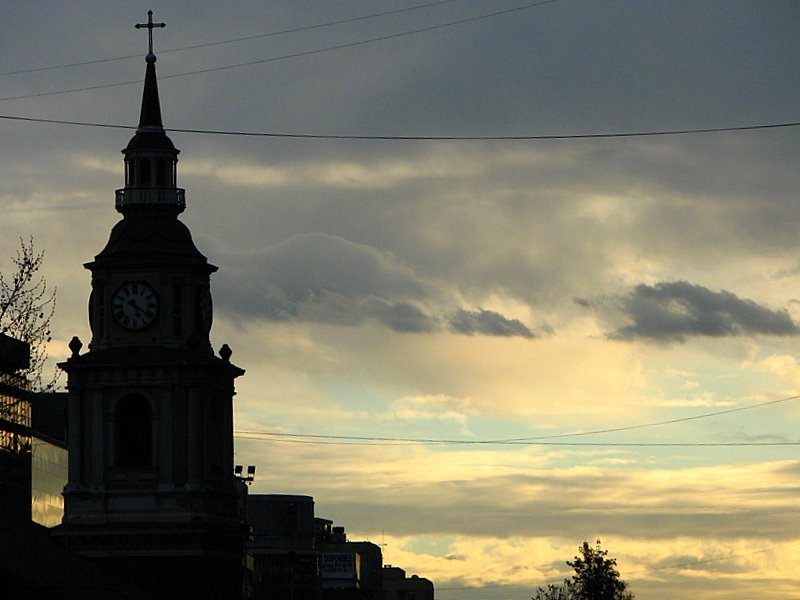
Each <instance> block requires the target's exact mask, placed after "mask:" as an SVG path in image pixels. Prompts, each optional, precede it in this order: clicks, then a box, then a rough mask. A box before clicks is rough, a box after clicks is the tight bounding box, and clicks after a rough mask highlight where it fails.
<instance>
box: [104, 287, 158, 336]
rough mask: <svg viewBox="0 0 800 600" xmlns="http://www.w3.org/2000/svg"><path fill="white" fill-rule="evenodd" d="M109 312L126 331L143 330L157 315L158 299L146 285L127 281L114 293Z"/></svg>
mask: <svg viewBox="0 0 800 600" xmlns="http://www.w3.org/2000/svg"><path fill="white" fill-rule="evenodd" d="M111 310H112V312H113V313H114V318H115V319H116V320H117V322H118V323H119V324H120V325H122V326H123V327H125V328H126V329H132V330H136V329H144V328H145V327H147V326H148V325H150V323H152V322H153V320H154V319H155V318H156V315H157V314H158V297H157V296H156V293H155V292H154V291H153V289H152V288H151V287H150V286H149V285H147V284H146V283H142V282H140V281H129V282H128V283H125V284H123V285H122V286H121V287H120V288H119V289H118V290H117V291H116V292H114V297H113V298H112V299H111Z"/></svg>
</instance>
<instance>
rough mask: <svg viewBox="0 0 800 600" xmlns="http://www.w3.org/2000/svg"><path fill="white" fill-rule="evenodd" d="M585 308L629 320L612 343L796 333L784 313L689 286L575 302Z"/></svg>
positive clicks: (660, 286)
mask: <svg viewBox="0 0 800 600" xmlns="http://www.w3.org/2000/svg"><path fill="white" fill-rule="evenodd" d="M576 302H577V303H578V304H579V305H581V306H585V307H598V308H601V309H606V310H607V309H611V310H614V309H616V310H617V311H618V312H619V313H621V315H622V316H623V317H624V318H626V319H629V320H630V321H631V322H630V323H629V324H626V325H623V326H621V327H618V328H617V329H615V330H613V331H611V332H610V333H609V334H608V335H609V337H610V338H612V339H620V340H633V339H646V340H653V341H665V342H669V341H679V342H680V341H684V340H685V339H686V338H687V337H697V336H705V337H729V336H753V335H777V336H782V335H797V334H798V333H800V327H798V325H797V324H796V323H795V322H794V321H793V320H792V318H791V316H790V315H789V313H788V312H787V311H786V310H774V309H771V308H768V307H765V306H762V305H760V304H758V303H756V302H754V301H752V300H748V299H742V298H739V297H738V296H737V295H736V294H733V293H731V292H727V291H724V290H723V291H719V292H715V291H713V290H709V289H708V288H705V287H702V286H700V285H695V284H692V283H689V282H687V281H674V282H661V283H657V284H656V285H654V286H649V285H645V284H641V285H637V286H636V287H635V288H633V289H632V290H631V291H630V292H629V293H628V294H627V295H625V296H622V297H619V298H615V299H613V300H610V299H602V300H587V299H577V300H576Z"/></svg>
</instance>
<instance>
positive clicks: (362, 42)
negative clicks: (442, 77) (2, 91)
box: [0, 0, 558, 101]
mask: <svg viewBox="0 0 800 600" xmlns="http://www.w3.org/2000/svg"><path fill="white" fill-rule="evenodd" d="M553 2H558V0H540V1H539V2H531V3H528V4H523V5H521V6H516V7H513V8H507V9H505V10H498V11H494V12H490V13H483V14H481V15H476V16H474V17H466V18H463V19H458V20H456V21H448V22H446V23H440V24H438V25H431V26H428V27H421V28H419V29H412V30H408V31H401V32H399V33H391V34H387V35H382V36H378V37H374V38H369V39H365V40H359V41H355V42H346V43H343V44H336V45H334V46H326V47H324V48H318V49H316V50H305V51H302V52H294V53H292V54H284V55H281V56H273V57H271V58H263V59H259V60H251V61H248V62H243V63H236V64H232V65H223V66H221V67H209V68H206V69H197V70H195V71H185V72H183V73H173V74H172V75H160V76H159V80H164V79H176V78H178V77H188V76H190V75H199V74H201V73H213V72H216V71H225V70H228V69H239V68H242V67H250V66H254V65H261V64H266V63H270V62H276V61H280V60H286V59H289V58H298V57H301V56H311V55H313V54H321V53H323V52H330V51H332V50H342V49H344V48H354V47H356V46H363V45H365V44H373V43H375V42H382V41H385V40H391V39H396V38H401V37H406V36H409V35H414V34H417V33H427V32H429V31H436V30H439V29H445V28H447V27H453V26H456V25H463V24H465V23H471V22H474V21H479V20H482V19H489V18H492V17H497V16H501V15H507V14H511V13H514V12H518V11H521V10H525V9H528V8H535V7H537V6H543V5H545V4H552V3H553ZM138 83H140V80H138V79H137V80H131V81H120V82H117V83H106V84H100V85H92V86H87V87H80V88H71V89H66V90H55V91H51V92H38V93H35V94H23V95H20V96H6V97H4V98H0V101H4V100H22V99H25V98H41V97H43V96H55V95H58V94H71V93H74V92H86V91H90V90H100V89H106V88H112V87H120V86H125V85H132V84H138Z"/></svg>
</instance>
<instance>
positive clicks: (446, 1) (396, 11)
mask: <svg viewBox="0 0 800 600" xmlns="http://www.w3.org/2000/svg"><path fill="white" fill-rule="evenodd" d="M453 2H463V0H438V1H437V2H427V3H425V4H417V5H416V6H407V7H405V8H396V9H394V10H387V11H385V12H379V13H372V14H369V15H361V16H359V17H349V18H347V19H338V20H336V21H327V22H325V23H315V24H312V25H302V26H300V27H292V28H290V29H280V30H277V31H269V32H266V33H256V34H253V35H246V36H242V37H238V38H231V39H227V40H218V41H215V42H205V43H203V44H193V45H191V46H181V47H180V48H168V49H166V50H159V51H158V53H159V54H170V53H173V52H184V51H186V50H197V49H200V48H210V47H213V46H222V45H226V44H235V43H238V42H247V41H250V40H258V39H264V38H268V37H274V36H279V35H286V34H289V33H300V32H303V31H311V30H314V29H322V28H324V27H332V26H335V25H345V24H347V23H357V22H358V21H366V20H368V19H376V18H379V17H387V16H391V15H397V14H401V13H407V12H411V11H415V10H420V9H423V8H431V7H433V6H439V5H442V4H452V3H453ZM141 56H142V55H141V53H139V54H126V55H125V56H114V57H111V58H98V59H94V60H84V61H80V62H71V63H64V64H60V65H49V66H46V67H31V68H29V69H19V70H17V71H5V72H2V73H0V76H4V75H22V74H25V73H39V72H42V71H55V70H58V69H69V68H73V67H85V66H87V65H97V64H103V63H110V62H118V61H121V60H130V59H133V58H141Z"/></svg>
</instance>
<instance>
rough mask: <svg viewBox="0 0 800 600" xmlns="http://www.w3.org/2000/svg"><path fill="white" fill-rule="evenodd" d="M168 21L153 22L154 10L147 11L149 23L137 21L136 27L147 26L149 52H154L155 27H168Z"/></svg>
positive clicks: (149, 53) (150, 53)
mask: <svg viewBox="0 0 800 600" xmlns="http://www.w3.org/2000/svg"><path fill="white" fill-rule="evenodd" d="M166 26H167V24H166V23H153V11H152V10H148V11H147V23H137V24H136V29H141V28H142V27H147V40H148V45H147V54H148V55H152V54H153V28H155V27H166Z"/></svg>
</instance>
